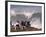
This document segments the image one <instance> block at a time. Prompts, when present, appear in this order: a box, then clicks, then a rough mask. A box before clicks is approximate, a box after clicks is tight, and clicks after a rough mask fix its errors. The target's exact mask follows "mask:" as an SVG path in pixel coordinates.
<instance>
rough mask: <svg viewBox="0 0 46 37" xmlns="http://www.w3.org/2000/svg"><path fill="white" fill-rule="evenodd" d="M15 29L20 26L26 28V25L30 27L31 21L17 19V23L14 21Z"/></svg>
mask: <svg viewBox="0 0 46 37" xmlns="http://www.w3.org/2000/svg"><path fill="white" fill-rule="evenodd" d="M11 23H12V22H11ZM12 25H13V26H14V28H15V29H17V28H20V29H24V28H25V27H30V25H31V24H30V21H21V22H20V21H16V22H15V24H13V23H12Z"/></svg>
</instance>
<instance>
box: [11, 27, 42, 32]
mask: <svg viewBox="0 0 46 37" xmlns="http://www.w3.org/2000/svg"><path fill="white" fill-rule="evenodd" d="M41 30H42V29H37V28H34V27H26V28H24V29H23V30H21V29H19V28H18V29H16V30H15V28H14V27H11V30H10V31H11V32H21V31H41Z"/></svg>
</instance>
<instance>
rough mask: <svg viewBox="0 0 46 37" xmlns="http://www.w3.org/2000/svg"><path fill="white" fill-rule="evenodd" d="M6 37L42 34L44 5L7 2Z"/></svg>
mask: <svg viewBox="0 0 46 37" xmlns="http://www.w3.org/2000/svg"><path fill="white" fill-rule="evenodd" d="M7 29H8V35H20V34H37V33H44V4H37V3H35V4H34V3H21V2H8V28H7Z"/></svg>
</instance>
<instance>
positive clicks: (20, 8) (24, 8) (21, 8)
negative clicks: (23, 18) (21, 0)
mask: <svg viewBox="0 0 46 37" xmlns="http://www.w3.org/2000/svg"><path fill="white" fill-rule="evenodd" d="M11 10H15V12H16V13H23V12H24V11H25V12H33V11H34V12H41V10H42V7H41V6H26V5H11Z"/></svg>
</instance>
